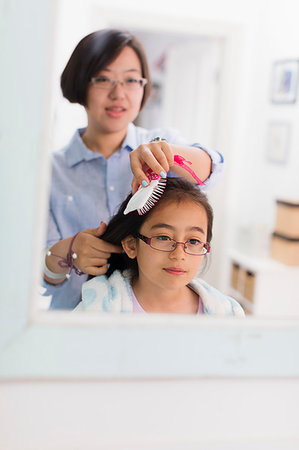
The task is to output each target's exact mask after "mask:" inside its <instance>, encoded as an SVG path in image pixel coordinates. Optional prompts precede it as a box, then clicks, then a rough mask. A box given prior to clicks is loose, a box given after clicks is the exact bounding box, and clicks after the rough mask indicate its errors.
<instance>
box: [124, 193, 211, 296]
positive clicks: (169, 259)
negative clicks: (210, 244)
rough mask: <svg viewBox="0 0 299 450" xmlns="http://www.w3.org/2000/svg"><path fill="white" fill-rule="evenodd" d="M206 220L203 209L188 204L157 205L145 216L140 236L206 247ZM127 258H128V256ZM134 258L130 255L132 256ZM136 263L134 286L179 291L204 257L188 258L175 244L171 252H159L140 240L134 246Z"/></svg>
mask: <svg viewBox="0 0 299 450" xmlns="http://www.w3.org/2000/svg"><path fill="white" fill-rule="evenodd" d="M207 227H208V219H207V214H206V211H205V209H204V208H203V207H202V206H201V205H199V204H196V203H194V202H193V201H191V200H187V201H182V202H180V203H177V202H176V201H173V202H171V203H167V204H163V203H161V204H160V205H159V204H158V205H157V206H156V207H155V208H154V209H153V211H152V212H151V213H150V214H149V217H148V219H147V220H146V221H145V222H144V223H143V225H142V226H141V228H140V231H139V232H140V234H142V235H144V236H146V237H148V238H151V237H153V236H167V237H169V238H170V239H174V240H175V241H178V242H186V241H188V240H189V239H197V240H200V241H201V242H204V243H206V241H207ZM129 256H130V255H129ZM132 256H134V255H132ZM135 256H136V258H137V262H138V270H139V277H138V284H139V285H140V286H141V283H142V286H143V287H145V288H146V286H153V285H155V286H156V287H159V288H161V289H179V288H182V287H183V286H186V285H187V284H188V283H189V282H190V281H191V280H192V279H193V278H194V277H195V275H196V273H197V271H198V269H199V266H200V264H201V262H202V260H203V258H204V255H200V256H197V255H189V254H187V253H185V251H184V246H183V245H182V244H178V245H177V247H176V249H175V250H173V251H172V252H162V251H159V250H156V249H153V248H152V247H150V245H148V244H146V243H145V242H143V241H142V240H140V239H136V242H135Z"/></svg>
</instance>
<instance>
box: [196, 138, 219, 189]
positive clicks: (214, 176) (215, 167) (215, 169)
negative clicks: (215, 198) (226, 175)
mask: <svg viewBox="0 0 299 450" xmlns="http://www.w3.org/2000/svg"><path fill="white" fill-rule="evenodd" d="M191 146H192V147H197V148H200V149H201V150H203V151H205V152H206V153H207V154H208V155H209V157H210V158H211V161H212V166H211V173H210V176H209V177H208V178H207V179H206V180H205V182H204V183H205V186H204V187H205V188H208V189H209V188H211V187H212V186H214V185H215V184H216V183H217V181H218V179H219V177H220V176H221V175H222V173H223V169H224V158H223V156H222V154H221V153H220V152H218V151H216V150H208V149H207V148H206V147H203V146H202V145H200V144H197V143H195V144H192V145H191Z"/></svg>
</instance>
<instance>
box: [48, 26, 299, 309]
mask: <svg viewBox="0 0 299 450" xmlns="http://www.w3.org/2000/svg"><path fill="white" fill-rule="evenodd" d="M90 26H92V24H90ZM117 28H121V29H123V28H124V27H123V26H122V24H121V23H120V24H119V25H118V27H117ZM126 28H127V27H126ZM130 31H132V33H133V35H134V36H136V37H137V39H138V41H140V42H141V44H142V47H143V48H144V49H145V54H146V56H147V59H148V62H149V72H147V68H146V64H145V62H144V59H143V58H144V57H143V56H141V57H140V56H139V57H137V54H136V48H135V47H134V46H136V45H139V44H138V43H134V42H133V44H129V45H130V47H128V46H127V45H128V44H126V47H125V49H122V50H121V52H120V53H118V54H115V56H113V58H112V59H111V58H110V59H107V60H106V61H104V63H103V64H102V63H101V64H102V65H101V64H98V65H97V66H94V67H95V68H94V69H93V72H92V73H88V74H87V73H86V74H82V75H80V77H81V80H84V81H81V83H82V84H81V86H80V87H79V91H80V92H79V91H76V92H75V91H74V88H72V82H73V78H74V73H76V74H77V73H78V69H77V68H76V65H75V64H76V63H77V64H78V61H79V63H80V61H81V59H82V57H83V56H82V55H80V54H79V51H80V44H79V47H78V48H77V53H76V54H75V56H74V57H73V59H71V60H70V61H69V63H68V64H67V61H68V58H69V56H70V54H71V51H72V50H73V49H72V50H71V51H70V52H69V54H68V55H67V56H66V59H65V61H64V65H66V64H67V65H66V67H65V68H64V67H62V68H61V70H60V72H63V76H62V91H63V95H64V97H65V98H66V99H68V100H69V101H70V102H72V103H75V105H71V107H73V108H75V107H77V105H76V104H78V103H79V104H81V105H82V106H83V108H82V116H81V117H80V120H79V122H80V121H81V123H79V127H80V131H77V132H76V133H75V135H74V136H73V137H72V138H71V144H68V143H67V141H68V140H69V139H70V134H71V133H70V132H69V131H70V130H71V128H72V127H73V129H72V133H74V132H75V129H76V124H75V121H72V120H71V119H68V118H66V116H65V115H64V114H63V113H62V110H63V108H65V103H61V99H59V96H60V94H59V95H58V94H57V99H56V101H55V102H54V104H55V106H54V108H55V116H56V123H55V126H54V127H53V150H54V149H55V150H56V149H57V148H58V147H61V146H63V145H66V147H65V148H64V153H63V152H61V151H60V152H59V153H55V156H54V163H53V174H52V176H53V179H52V185H51V186H52V187H51V193H50V194H51V197H50V218H49V224H48V240H47V251H46V280H47V282H48V283H47V284H46V286H47V290H46V292H45V294H46V295H47V297H45V296H43V297H41V298H40V300H39V307H40V308H43V309H47V308H48V307H49V305H50V308H51V309H73V308H74V307H76V306H77V305H78V302H79V301H80V298H81V287H82V283H85V282H87V275H81V273H80V272H81V271H82V272H84V273H88V274H89V275H92V276H95V275H97V276H102V274H103V273H104V271H105V270H106V268H107V267H106V266H105V263H106V261H107V257H106V255H105V253H106V254H107V253H110V252H112V253H114V254H115V255H116V256H117V255H119V252H120V251H121V247H120V244H121V238H120V236H119V239H118V240H119V242H117V244H116V243H115V242H114V241H113V240H111V241H110V242H109V243H108V244H107V242H106V243H105V246H104V247H103V245H104V244H103V240H104V236H105V234H104V236H103V240H102V239H101V238H100V236H102V235H103V233H106V231H105V225H104V224H101V221H103V222H105V223H107V222H108V221H109V219H110V218H111V216H112V215H114V214H115V213H116V212H117V210H118V207H119V205H120V204H121V201H123V200H124V199H125V197H126V195H127V194H128V193H129V191H130V186H131V182H132V179H133V175H135V176H136V183H141V181H142V180H143V181H146V182H148V181H149V180H148V178H147V176H146V174H143V175H142V177H140V174H139V173H138V171H137V169H136V168H137V167H138V164H139V165H140V163H144V162H147V163H148V165H149V166H151V164H153V162H152V160H151V159H148V158H149V157H148V155H147V153H146V156H142V155H143V153H144V151H146V152H148V150H145V149H144V148H141V147H139V146H140V145H142V144H148V143H149V142H150V140H151V139H152V138H155V137H157V136H160V137H162V138H165V139H167V141H168V142H165V141H163V142H162V143H158V142H156V143H152V144H150V145H148V146H147V149H149V151H150V152H151V154H152V155H154V156H151V158H153V157H155V158H157V160H158V162H159V163H160V164H161V166H159V170H163V171H166V170H167V168H166V166H165V163H164V165H163V161H162V160H161V159H159V156H158V155H162V154H165V155H166V157H167V156H168V153H167V152H169V148H170V149H171V151H172V153H174V149H173V148H172V147H171V146H170V147H168V144H170V145H173V144H174V145H177V148H176V149H175V150H176V152H177V153H179V154H181V155H182V156H184V157H185V158H186V159H187V160H191V162H192V168H193V169H194V170H195V171H196V172H197V173H198V176H199V178H201V179H202V180H206V179H207V178H208V177H209V173H207V169H206V166H205V157H206V155H207V153H206V152H201V153H200V149H199V148H197V152H198V153H197V154H198V155H201V156H200V158H201V159H200V160H197V158H198V156H197V155H195V156H194V149H193V152H191V150H190V148H188V147H189V145H191V144H193V143H197V144H198V143H200V145H203V146H204V147H205V148H206V149H208V152H209V153H210V156H211V157H212V160H213V173H212V175H211V177H210V178H208V180H207V181H206V188H205V189H204V190H205V191H206V193H207V195H208V198H209V200H210V203H211V204H212V206H213V209H214V215H215V220H214V228H213V241H212V243H211V253H210V254H209V255H205V258H206V259H207V260H208V263H207V264H206V265H205V266H206V267H205V269H204V270H203V269H202V267H203V266H202V265H201V267H199V266H198V267H197V266H196V264H193V267H194V268H195V266H196V268H198V269H199V273H198V276H199V277H200V278H201V279H202V280H205V283H208V284H207V286H211V285H212V286H213V287H215V288H217V289H218V291H221V292H223V293H224V294H225V295H226V296H230V297H233V298H235V299H236V300H237V301H238V302H240V304H241V305H242V307H243V309H244V310H245V311H246V314H248V315H251V314H252V315H256V316H269V317H273V316H276V317H277V316H282V317H285V316H293V317H294V315H296V314H297V315H298V313H299V311H298V308H297V305H296V297H295V294H294V292H295V290H294V286H295V280H296V278H297V277H298V269H297V268H296V267H290V266H289V265H288V264H289V263H288V262H286V261H284V264H282V261H279V257H278V258H277V256H276V255H277V252H276V254H274V253H273V258H272V257H271V251H270V250H271V243H270V234H271V233H270V232H271V225H272V223H273V210H274V206H275V201H272V204H268V205H267V208H264V211H263V210H262V209H259V211H258V212H257V213H256V211H255V213H256V214H252V208H253V206H252V205H251V202H249V208H248V211H246V208H244V206H243V205H242V207H241V209H240V211H241V213H242V214H241V215H240V217H237V218H236V214H235V212H236V211H237V210H238V207H239V203H240V198H241V197H240V196H238V195H236V194H235V195H232V194H231V192H232V188H233V187H234V182H233V181H234V180H235V179H236V178H235V177H232V178H233V181H232V180H231V179H230V178H229V177H228V175H227V174H228V173H229V172H230V169H228V170H227V171H226V173H225V174H224V175H223V176H222V177H221V178H220V179H217V176H216V175H217V172H218V171H219V172H220V171H221V166H222V156H221V154H219V153H216V152H214V151H213V149H215V148H216V149H219V150H220V152H221V153H222V155H223V156H224V157H225V160H226V164H231V165H232V166H234V167H235V168H236V169H235V170H236V173H239V172H240V171H242V170H244V168H243V163H242V162H241V164H239V165H238V164H237V163H236V161H238V163H240V156H239V155H237V154H236V153H235V152H234V150H233V149H231V148H230V146H229V145H228V144H227V143H223V142H221V139H220V137H219V136H221V129H222V128H223V127H224V123H226V122H225V121H226V120H227V118H226V117H224V114H223V111H225V107H224V106H222V107H219V105H221V103H223V101H224V99H225V98H227V97H226V95H225V92H224V89H226V77H227V75H226V74H227V71H228V67H229V70H231V71H232V70H233V64H232V63H231V62H229V61H227V60H226V57H227V53H226V50H227V49H226V44H227V43H226V42H225V39H223V38H221V37H219V34H217V33H214V34H213V33H212V32H211V33H210V34H209V35H208V36H207V35H206V34H204V33H202V34H201V33H193V34H192V33H186V32H185V31H184V32H175V31H174V30H170V31H169V32H165V31H161V29H157V27H156V28H155V29H152V30H150V29H146V30H145V29H142V28H141V27H140V28H137V27H136V26H135V27H134V26H133V27H130ZM92 39H95V36H92ZM84 42H85V41H84ZM138 48H139V47H138ZM132 50H133V51H132ZM56 51H58V49H57V50H56ZM85 57H88V58H90V61H95V60H96V55H95V54H89V55H88V52H87V51H86V47H85ZM76 58H77V62H76V63H75V61H74V60H75V59H76ZM80 58H81V59H80ZM58 59H59V58H58ZM128 64H129V66H128V67H127V65H128ZM229 64H231V65H230V66H229ZM128 70H130V72H128ZM54 71H55V72H58V70H56V68H55V70H54ZM128 73H129V75H130V77H129V78H127V74H128ZM149 73H150V74H151V83H150V82H149V80H150V75H149ZM124 74H125V75H124ZM84 77H85V78H84ZM142 79H147V80H148V82H147V84H144V86H143V85H142V83H143V81H142ZM113 80H117V81H122V83H120V82H118V83H117V82H113ZM56 83H57V84H58V83H59V80H58V76H57V77H56ZM150 84H151V86H152V89H151V93H150ZM236 89H237V88H236ZM149 93H150V95H149ZM148 95H149V98H147V97H148ZM234 95H235V96H237V95H238V93H237V92H234ZM146 101H147V102H146ZM62 105H63V106H62ZM143 105H144V108H143ZM141 108H142V110H141V111H140V109H141ZM139 111H140V112H139ZM70 117H71V114H70ZM66 121H67V124H68V125H67V126H66V127H64V123H65V122H66ZM86 126H87V128H85V127H86ZM136 127H137V128H136ZM139 127H142V128H139ZM62 130H66V131H65V134H64V133H63V132H62ZM174 130H178V132H175V131H174ZM181 136H183V138H182V137H181ZM272 141H273V139H272ZM200 145H199V146H198V147H200ZM136 148H138V152H139V153H138V154H139V156H137V155H136V152H135V153H134V152H133V150H135V149H136ZM223 149H224V150H223ZM129 151H132V155H133V157H132V160H133V166H132V170H133V175H132V171H131V167H130V161H129V158H128V154H129ZM273 151H274V150H273ZM157 152H158V153H157ZM140 155H141V156H140ZM203 155H204V156H203ZM134 158H135V159H134ZM163 158H164V157H163ZM234 158H235V160H234ZM131 164H132V163H131ZM252 164H253V163H252ZM151 168H152V169H153V170H154V169H155V167H154V166H152V167H151ZM134 170H135V171H134ZM173 172H176V173H177V174H178V175H180V176H184V173H183V172H182V169H181V170H179V169H177V170H176V169H174V170H173ZM190 181H191V180H190ZM256 182H257V184H258V183H259V180H256ZM213 184H214V185H213ZM242 188H243V191H244V192H245V194H246V195H247V196H248V195H249V193H248V192H246V191H245V188H246V186H242ZM276 193H277V189H276V190H275V192H274V191H273V193H271V196H273V195H277V194H276ZM162 198H163V196H162ZM229 201H233V203H234V205H233V206H231V204H230V203H229ZM178 206H179V209H180V211H182V212H183V211H184V215H185V217H186V218H189V217H190V215H189V211H185V210H184V208H185V205H180V204H179V205H178ZM155 208H156V207H155ZM157 208H158V206H157ZM232 210H233V211H234V212H233V213H231V211H232ZM244 212H245V213H246V214H244ZM161 214H162V213H161ZM182 216H183V214H182ZM249 219H250V220H249ZM166 225H167V226H168V225H169V226H172V227H173V228H174V227H175V225H174V224H166ZM144 226H146V222H145V224H144ZM184 226H186V225H184ZM82 230H85V232H83V233H82ZM108 230H110V228H108ZM232 230H234V232H233V233H232ZM162 231H163V236H164V234H165V230H159V232H161V233H162ZM78 232H81V233H80V234H79V235H77V233H78ZM136 232H139V233H140V232H141V228H140V229H139V230H136ZM286 232H287V230H286ZM204 233H205V234H206V230H204ZM108 234H109V233H108ZM142 235H144V233H142ZM145 235H146V236H147V237H150V238H152V237H153V236H154V235H153V234H151V235H149V234H146V233H145ZM74 236H76V237H75V238H74V239H72V238H73V237H74ZM177 236H178V235H177V234H175V233H174V232H173V231H172V232H171V233H167V234H165V237H164V238H163V239H166V238H167V239H169V240H171V241H173V240H177V241H179V242H184V243H185V247H184V248H185V250H186V248H187V244H186V242H191V241H190V238H196V239H197V240H198V241H204V240H205V239H206V236H200V235H192V236H189V235H188V236H187V235H184V236H183V237H177ZM180 236H181V234H180ZM127 237H128V236H123V238H127ZM154 237H155V236H154ZM284 237H285V236H284ZM286 237H287V236H286ZM295 237H296V236H295ZM98 238H100V239H98ZM134 239H135V240H134V242H135V244H136V245H137V246H138V248H143V247H144V248H145V249H146V244H147V242H144V241H143V240H142V239H141V240H140V239H139V238H136V236H134ZM276 239H277V236H276ZM95 242H96V244H95ZM111 245H113V247H112V246H111ZM188 245H189V244H188ZM273 245H274V241H273ZM294 245H295V244H294ZM89 248H90V249H91V248H92V249H93V250H92V253H90V254H89V256H88V257H86V258H85V260H84V256H83V255H84V253H83V249H84V251H85V252H88V249H89ZM179 249H180V246H177V248H176V249H175V252H179ZM147 250H148V251H153V255H156V254H157V249H155V248H154V247H152V246H151V245H149V246H148V249H147ZM181 250H182V249H181ZM158 251H159V249H158ZM281 251H282V252H283V251H284V250H283V249H282V250H281ZM175 252H174V253H175ZM182 252H183V250H182ZM165 253H167V252H165ZM278 253H279V252H278ZM68 254H69V257H68V258H67V255H68ZM73 254H75V255H76V258H73V259H72V260H71V259H70V257H71V255H73ZM161 254H162V253H161ZM171 254H172V252H171ZM164 256H165V255H164ZM198 257H199V256H198V255H196V256H195V257H194V255H192V256H191V260H192V261H194V258H197V259H196V261H198ZM183 258H184V260H185V259H188V258H189V256H188V253H186V252H185V254H184V252H183ZM192 258H193V259H192ZM200 258H201V256H200ZM277 259H278V261H277ZM70 261H71V262H70ZM285 263H286V264H285ZM71 264H73V265H74V267H76V268H77V269H78V270H77V273H76V271H75V270H74V269H73V270H72V271H71V273H70V275H71V276H70V278H67V276H68V275H69V271H70V268H71V267H70V265H71ZM169 267H170V268H171V269H175V270H172V273H169V271H168V272H167V276H168V277H169V278H170V279H177V278H180V279H182V277H181V275H178V273H177V271H178V269H180V270H181V269H182V267H180V266H179V265H178V263H177V262H176V263H175V264H173V265H172V266H167V267H166V268H168V269H169ZM164 269H165V267H164V266H163V271H164V273H165V270H164ZM53 274H55V275H53ZM96 279H97V280H99V279H98V278H96ZM101 280H103V278H101ZM187 281H188V283H189V282H190V281H191V279H188V280H187ZM90 283H92V286H94V285H95V281H89V282H87V284H86V285H85V284H84V292H85V294H84V295H85V304H86V305H88V307H90V308H92V307H93V306H92V305H95V303H96V298H97V297H95V295H96V290H95V289H94V288H93V287H92V288H91V287H90V286H91V284H90ZM186 283H187V282H186ZM186 283H185V284H184V283H183V285H184V287H185V288H186ZM103 289H104V287H103V288H101V289H100V290H103ZM105 289H107V287H106V288H105ZM109 289H110V291H111V286H110V285H108V291H109ZM193 289H194V288H193ZM286 290H287V292H286ZM218 291H217V292H218ZM130 292H133V293H134V294H135V295H134V297H133V298H134V299H135V300H136V301H137V305H139V307H142V305H143V306H144V300H143V299H142V295H141V294H140V293H139V296H138V295H137V292H140V288H138V283H137V284H136V286H135V288H134V283H133V291H130ZM147 292H148V291H147ZM186 292H187V294H188V295H189V294H190V295H189V300H190V301H189V304H188V305H185V306H186V309H184V308H181V307H178V309H177V310H172V309H171V308H170V309H166V310H164V309H163V308H161V309H158V310H157V309H155V306H153V305H151V306H150V307H148V308H143V309H145V311H147V310H148V311H153V312H185V313H186V312H190V311H191V310H193V311H196V312H198V310H199V309H200V307H199V306H198V294H199V299H200V301H202V302H203V306H202V308H203V310H204V306H205V303H204V302H205V298H204V297H205V294H203V293H202V292H201V293H200V292H197V291H196V292H195V293H196V295H197V308H194V304H195V303H194V302H195V300H194V298H195V297H194V290H193V291H192V290H191V289H189V288H188V289H187V290H186ZM186 292H185V294H186ZM177 293H178V294H179V293H180V294H181V295H182V294H183V292H181V291H178V292H177ZM185 294H184V297H188V295H185ZM191 294H192V295H191ZM155 296H156V297H157V292H156V293H155ZM159 296H160V297H162V296H161V292H159ZM104 297H105V296H104ZM112 297H113V296H112ZM284 297H286V298H287V300H286V301H284V302H282V301H281V299H282V298H284ZM137 298H138V300H139V301H138V300H137ZM192 298H193V300H192ZM225 298H228V297H225ZM236 304H237V303H236ZM192 305H193V309H192ZM199 305H200V302H199ZM132 307H133V306H132V305H131V308H132ZM105 308H106V310H110V309H111V306H109V307H108V306H107V305H106V306H105V305H104V306H103V304H102V305H101V308H100V309H103V310H105ZM124 308H126V307H124ZM78 309H82V305H80V306H79V307H78ZM129 310H131V309H129ZM208 310H209V308H208V306H206V311H208Z"/></svg>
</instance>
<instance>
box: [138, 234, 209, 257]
mask: <svg viewBox="0 0 299 450" xmlns="http://www.w3.org/2000/svg"><path fill="white" fill-rule="evenodd" d="M135 237H137V238H138V239H141V240H142V241H143V242H145V243H146V244H148V245H150V246H151V247H152V248H153V249H155V250H160V251H161V252H173V251H174V250H175V249H176V247H177V245H178V244H182V245H183V246H184V251H185V253H187V254H188V255H196V256H200V255H206V254H207V253H209V252H210V249H211V247H210V245H209V244H208V243H204V242H201V241H200V240H199V239H188V240H187V241H186V242H178V241H175V240H174V239H170V238H169V237H168V236H153V237H151V238H148V237H146V236H144V235H143V234H140V233H136V234H135Z"/></svg>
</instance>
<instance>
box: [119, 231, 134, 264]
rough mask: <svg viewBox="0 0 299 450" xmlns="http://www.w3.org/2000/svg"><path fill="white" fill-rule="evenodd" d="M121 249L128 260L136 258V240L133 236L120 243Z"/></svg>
mask: <svg viewBox="0 0 299 450" xmlns="http://www.w3.org/2000/svg"><path fill="white" fill-rule="evenodd" d="M121 245H122V248H123V249H124V251H125V252H126V254H127V255H128V257H129V258H131V259H134V258H136V256H137V244H136V238H134V237H133V236H127V237H125V239H123V240H122V241H121Z"/></svg>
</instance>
